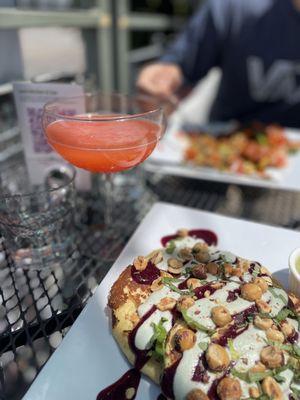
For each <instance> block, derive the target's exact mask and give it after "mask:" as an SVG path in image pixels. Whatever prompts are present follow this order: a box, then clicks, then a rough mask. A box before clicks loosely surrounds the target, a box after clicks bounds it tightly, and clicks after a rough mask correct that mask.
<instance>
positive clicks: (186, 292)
mask: <svg viewBox="0 0 300 400" xmlns="http://www.w3.org/2000/svg"><path fill="white" fill-rule="evenodd" d="M161 281H162V283H163V284H164V285H165V286H168V288H169V289H171V290H172V291H173V292H176V293H179V294H181V295H182V296H184V295H189V296H192V295H193V294H194V292H193V291H192V290H190V289H187V290H180V289H178V287H177V286H175V285H174V284H173V282H180V279H177V278H170V277H163V278H162V280H161Z"/></svg>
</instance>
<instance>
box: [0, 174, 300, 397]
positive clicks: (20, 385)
mask: <svg viewBox="0 0 300 400" xmlns="http://www.w3.org/2000/svg"><path fill="white" fill-rule="evenodd" d="M147 182H148V183H147V187H148V189H149V191H148V192H146V193H145V194H144V197H143V198H140V199H139V200H138V201H137V207H136V209H138V210H139V212H136V211H135V212H132V210H131V211H130V210H129V209H128V208H127V207H126V204H124V206H123V207H120V210H119V214H118V223H119V224H121V226H122V229H121V230H120V232H121V231H122V233H121V234H119V233H118V232H116V231H115V230H113V228H112V229H111V230H109V229H108V230H107V231H106V232H105V234H104V233H103V232H101V230H99V231H98V230H97V229H95V226H94V225H93V224H92V223H91V221H92V218H91V215H92V211H91V210H90V209H89V206H88V198H86V197H85V198H81V199H80V200H81V201H82V203H84V204H85V205H87V207H86V216H87V218H86V219H85V224H81V225H80V226H79V227H78V233H79V235H80V236H81V238H83V239H84V240H81V242H82V243H83V245H82V246H81V248H80V251H78V252H77V253H76V254H73V255H72V257H70V259H69V263H66V265H64V266H63V268H62V267H61V266H59V265H58V266H57V267H56V268H54V269H53V270H52V271H51V272H50V273H49V272H48V273H45V272H38V271H30V272H26V271H18V272H16V271H14V269H13V267H12V265H11V263H10V259H9V256H8V255H7V254H6V251H5V243H4V242H0V279H1V286H0V299H1V300H0V304H1V305H0V399H5V400H13V399H20V398H21V397H22V395H23V394H24V393H25V392H26V390H27V389H28V387H29V386H30V384H31V382H32V381H33V380H34V379H35V377H36V376H37V374H38V372H39V371H40V369H41V368H42V367H43V365H44V364H45V363H46V361H47V360H48V358H49V357H50V356H51V354H52V353H53V352H54V351H55V349H56V348H57V347H58V346H59V344H60V342H61V340H62V339H63V337H64V335H65V334H66V332H67V331H68V329H69V328H70V326H71V325H72V324H73V322H74V321H75V319H76V318H77V316H78V315H79V313H80V311H81V310H82V308H83V306H84V305H85V304H86V302H87V300H88V299H89V297H90V296H91V295H92V294H93V292H94V291H95V289H96V287H97V285H98V284H99V283H100V282H101V280H102V279H103V277H104V276H105V274H106V272H107V271H108V270H109V268H110V266H111V265H112V264H113V262H114V260H115V259H116V257H117V255H118V254H119V252H120V251H121V250H122V248H123V247H124V245H125V244H126V242H127V240H128V238H129V237H130V236H131V234H132V233H133V231H134V230H135V228H136V227H137V225H138V223H139V222H140V220H141V219H142V218H143V216H144V215H145V214H146V212H147V211H148V210H149V208H150V207H151V205H152V204H153V202H154V201H155V200H161V201H167V202H170V203H175V204H181V205H185V206H190V207H194V208H198V209H202V210H207V211H213V212H217V213H220V214H223V215H228V216H233V217H237V218H244V219H248V220H254V221H259V222H262V223H267V224H272V225H279V226H284V227H288V228H292V229H298V228H300V194H298V193H292V192H282V191H276V190H264V189H256V188H249V187H242V186H235V185H226V184H219V183H211V182H204V181H197V180H191V179H183V178H176V177H167V176H160V175H156V174H151V175H149V176H148V180H147ZM100 248H101V254H102V256H101V258H100V257H99V250H100ZM103 254H104V255H105V256H104V257H103Z"/></svg>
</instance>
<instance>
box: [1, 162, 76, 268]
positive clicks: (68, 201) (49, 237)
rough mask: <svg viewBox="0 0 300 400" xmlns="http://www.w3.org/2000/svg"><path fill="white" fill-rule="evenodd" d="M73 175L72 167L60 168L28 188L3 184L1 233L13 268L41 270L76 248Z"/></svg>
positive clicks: (60, 259) (66, 256)
mask: <svg viewBox="0 0 300 400" xmlns="http://www.w3.org/2000/svg"><path fill="white" fill-rule="evenodd" d="M74 178H75V170H74V169H73V168H72V169H70V168H68V169H66V168H60V169H59V170H56V171H54V172H52V173H51V174H50V175H48V177H47V179H46V181H45V182H44V184H41V185H34V186H29V185H28V184H27V185H26V186H27V190H26V189H25V188H24V187H23V188H22V189H20V190H19V191H17V193H16V188H15V187H14V193H13V194H12V193H9V192H7V186H6V189H3V188H2V190H1V194H0V236H1V235H2V236H3V238H4V245H5V248H6V251H7V252H8V254H9V256H10V259H11V261H12V262H13V265H14V267H15V268H25V269H34V270H44V269H46V268H51V267H53V266H55V265H57V263H62V262H63V260H65V259H66V258H68V257H69V256H70V255H71V254H72V252H74V251H75V247H76V240H75V226H74V211H75V187H74ZM3 191H4V193H3Z"/></svg>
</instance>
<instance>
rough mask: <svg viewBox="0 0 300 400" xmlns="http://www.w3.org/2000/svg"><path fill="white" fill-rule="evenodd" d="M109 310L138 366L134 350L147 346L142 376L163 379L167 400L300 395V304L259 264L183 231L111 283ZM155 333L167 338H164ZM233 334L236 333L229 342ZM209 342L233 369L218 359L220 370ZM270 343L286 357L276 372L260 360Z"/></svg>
mask: <svg viewBox="0 0 300 400" xmlns="http://www.w3.org/2000/svg"><path fill="white" fill-rule="evenodd" d="M150 270H151V271H152V272H153V271H154V273H151V271H150ZM216 270H217V272H216ZM149 271H150V272H149ZM211 272H212V273H211ZM136 277H138V279H136ZM141 277H142V279H141ZM153 278H156V279H155V280H154V279H153ZM190 279H192V280H190ZM166 298H168V299H169V300H165V299H166ZM186 299H187V300H186ZM108 305H109V307H110V309H111V311H112V332H113V335H114V337H115V339H116V341H117V343H118V344H119V346H120V348H121V350H122V351H123V353H124V354H125V355H126V357H127V359H128V360H129V362H130V363H131V364H132V365H136V363H137V361H138V360H137V358H138V357H139V356H137V352H136V349H137V348H138V347H139V348H140V350H143V354H144V356H145V354H146V355H147V357H146V358H147V360H146V361H145V360H143V362H142V364H143V368H142V369H141V370H142V372H143V373H144V374H146V375H147V376H148V377H150V379H152V380H153V381H154V382H155V383H157V384H160V383H161V382H162V389H163V392H164V394H165V395H166V396H167V397H168V398H174V399H176V400H177V399H188V400H197V399H200V400H206V399H220V400H235V399H236V400H239V399H249V398H254V395H255V394H256V395H258V394H259V395H260V396H262V395H263V394H264V395H269V396H270V398H271V396H273V398H274V399H275V400H281V399H282V400H284V399H289V398H290V399H293V397H292V396H294V398H295V399H299V398H300V397H299V393H300V383H299V381H298V379H299V371H300V334H299V324H300V300H299V299H298V298H297V297H296V296H294V295H292V294H290V295H288V294H287V293H286V292H285V291H284V289H283V288H282V286H281V285H280V283H279V282H278V281H276V280H275V279H273V278H272V277H271V276H270V273H269V272H268V270H267V269H266V268H265V267H263V266H262V265H261V264H260V263H258V262H257V261H250V260H246V259H243V258H241V257H237V256H235V255H233V254H232V253H230V252H227V251H219V250H218V249H217V248H216V247H214V246H208V245H207V244H206V243H205V242H204V241H203V240H201V239H197V238H194V237H191V236H189V235H188V233H187V232H185V233H184V234H182V232H181V233H180V236H178V237H176V238H175V239H173V240H171V241H169V242H168V243H167V244H166V247H164V248H162V249H158V250H154V251H153V252H152V253H151V254H150V255H148V256H145V257H139V258H137V259H135V260H133V264H132V265H129V266H127V267H126V268H125V269H124V271H123V272H122V273H121V275H120V276H119V278H118V279H117V281H116V282H115V283H114V285H113V286H112V288H111V291H110V295H109V301H108ZM171 307H172V308H171ZM213 309H214V310H213ZM224 309H225V311H224ZM151 310H152V311H151ZM153 310H154V311H153ZM222 312H223V313H225V314H226V315H225V317H224V316H222ZM147 313H148V314H149V313H150V316H149V317H147V318H146V319H145V315H147ZM224 318H225V319H224ZM226 318H227V320H226ZM262 320H263V321H262ZM268 324H269V325H268ZM267 326H268V328H267ZM137 327H138V329H137ZM186 331H188V333H189V335H190V341H189V338H188V339H187V343H185V340H186V339H184V338H183V336H184V335H185V334H186ZM157 332H159V333H160V334H161V332H163V334H161V335H160V337H159V338H158V339H157V335H156V336H155V333H156V334H157ZM228 332H235V333H233V334H232V333H231V334H230V335H231V336H232V337H229V338H227V339H225V340H224V338H225V337H226V335H228ZM133 333H134V345H132V337H133ZM236 333H237V335H236V336H235V334H236ZM182 335H183V336H182ZM230 335H229V336H230ZM130 337H131V340H130V339H129V338H130ZM182 338H183V339H182ZM212 345H217V346H220V347H222V349H221V352H222V351H223V353H224V351H225V353H226V354H227V358H228V359H229V364H228V363H227V364H226V362H227V361H228V360H227V361H226V362H223V364H222V353H221V355H220V357H219V359H220V360H221V361H220V363H221V365H220V366H215V365H214V362H215V361H216V360H213V359H210V358H209V354H210V353H209V351H213V350H214V349H215V348H214V347H212ZM273 345H274V346H275V347H276V348H277V349H278V354H279V355H281V356H282V360H281V361H280V360H279V364H278V365H277V364H276V360H275V361H274V363H275V367H274V365H273V364H274V363H273V364H272V360H271V361H270V360H269V359H268V357H267V359H266V357H264V356H263V355H262V351H263V350H264V349H266V348H273ZM189 346H190V347H189ZM218 349H219V348H218ZM265 352H266V350H265ZM278 354H277V358H278ZM144 358H145V357H144ZM269 358H270V357H269ZM271 358H272V357H271ZM273 358H274V359H275V358H276V355H274V356H273ZM140 361H141V360H140ZM223 361H224V360H223ZM277 362H278V360H277ZM139 367H141V365H140V366H139ZM175 367H176V368H175ZM172 368H173V370H174V373H173V375H174V376H173V377H172V379H171V385H168V386H171V387H167V389H166V383H165V382H166V375H167V374H168V375H170V371H172ZM255 371H256V372H257V371H259V374H257V373H256V375H255ZM225 378H226V379H227V380H226V379H225ZM222 380H223V382H222ZM274 382H275V384H274ZM213 386H214V387H213ZM192 394H193V395H194V396H198V397H192ZM201 396H202V397H201ZM226 396H227V397H226ZM228 396H229V397H228ZM289 396H290V397H289ZM297 396H298V397H297ZM262 398H263V399H267V398H268V397H262Z"/></svg>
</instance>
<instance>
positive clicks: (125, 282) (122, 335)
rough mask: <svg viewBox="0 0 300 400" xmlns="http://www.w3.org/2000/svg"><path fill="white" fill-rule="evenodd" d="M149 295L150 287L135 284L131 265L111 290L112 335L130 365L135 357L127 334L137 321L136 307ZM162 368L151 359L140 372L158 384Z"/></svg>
mask: <svg viewBox="0 0 300 400" xmlns="http://www.w3.org/2000/svg"><path fill="white" fill-rule="evenodd" d="M150 294H151V289H150V285H141V284H138V283H136V282H135V281H134V280H133V279H132V277H131V265H129V266H128V267H127V268H126V269H125V270H124V271H123V272H122V273H121V275H120V276H119V278H118V279H117V281H116V282H115V283H114V285H113V286H112V288H111V291H110V295H109V300H108V305H109V307H110V308H111V310H112V333H113V336H114V337H115V339H116V341H117V343H118V345H119V346H120V348H121V350H122V351H123V353H124V354H125V356H126V357H127V359H128V361H129V362H130V364H132V365H134V361H135V355H134V353H133V352H132V350H131V349H130V347H129V344H128V333H129V332H130V331H132V329H133V328H134V327H135V326H136V324H137V323H138V321H139V317H138V313H137V310H138V307H139V305H140V304H141V303H142V302H143V301H145V300H146V298H147V297H148V296H149V295H150ZM162 370H163V366H162V364H161V363H159V362H158V361H157V360H155V359H154V358H153V357H151V358H150V360H149V361H148V362H147V363H146V364H145V365H144V367H143V368H142V372H143V373H144V374H145V375H147V376H148V377H149V378H150V379H152V380H153V381H154V382H155V383H157V384H159V378H160V375H161V373H162Z"/></svg>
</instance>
